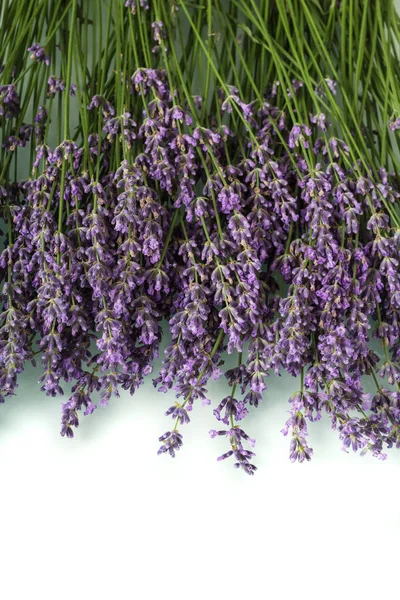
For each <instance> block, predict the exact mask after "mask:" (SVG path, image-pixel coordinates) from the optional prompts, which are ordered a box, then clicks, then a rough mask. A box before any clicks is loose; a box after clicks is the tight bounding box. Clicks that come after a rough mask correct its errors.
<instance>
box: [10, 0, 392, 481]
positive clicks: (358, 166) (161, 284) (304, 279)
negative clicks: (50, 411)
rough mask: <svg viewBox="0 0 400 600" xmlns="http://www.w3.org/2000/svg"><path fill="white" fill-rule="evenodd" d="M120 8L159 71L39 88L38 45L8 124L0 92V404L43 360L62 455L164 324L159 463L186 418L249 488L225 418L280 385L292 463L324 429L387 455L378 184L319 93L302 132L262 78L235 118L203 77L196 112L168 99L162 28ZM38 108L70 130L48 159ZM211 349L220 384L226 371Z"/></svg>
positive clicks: (231, 99) (388, 303) (242, 443)
mask: <svg viewBox="0 0 400 600" xmlns="http://www.w3.org/2000/svg"><path fill="white" fill-rule="evenodd" d="M125 6H126V8H127V11H126V13H127V16H126V17H125V18H126V19H127V22H126V23H127V31H128V30H129V31H130V32H132V31H133V24H134V22H135V23H136V22H137V23H138V26H140V27H142V25H143V24H142V21H145V22H146V23H147V30H146V32H145V34H144V33H143V31H142V30H140V32H139V33H140V34H141V35H146V36H147V37H148V39H149V44H153V43H154V42H155V43H156V47H155V48H153V54H154V55H155V58H154V61H155V62H156V63H157V65H156V67H154V66H152V65H148V64H146V61H147V62H148V60H149V58H148V56H147V54H146V53H144V57H143V61H144V64H146V66H138V65H136V62H135V65H136V68H135V69H134V70H132V71H128V69H127V67H126V66H125V67H124V69H125V70H124V71H121V65H120V63H118V69H117V70H116V71H115V72H114V74H113V79H112V84H105V83H104V81H103V80H102V76H101V73H102V62H101V61H102V58H100V61H99V66H98V68H96V77H97V75H99V78H98V79H99V81H97V80H95V83H94V84H93V87H92V88H91V89H89V90H87V89H83V88H82V85H81V82H80V81H79V76H78V79H77V81H76V83H73V82H72V81H71V72H72V69H71V64H72V52H69V53H68V59H67V63H68V64H67V68H66V69H64V71H63V72H62V73H61V74H60V76H55V75H51V74H50V71H49V69H48V67H49V65H50V58H49V55H47V54H46V52H47V50H45V49H44V47H43V46H40V45H39V44H38V43H35V44H33V45H32V46H30V47H29V48H28V51H29V53H30V54H29V60H30V61H33V67H32V69H36V71H32V73H35V75H33V76H32V77H38V73H39V72H40V71H39V70H40V69H46V71H43V72H42V73H43V75H42V76H41V77H42V79H41V80H42V81H47V88H46V89H45V90H44V93H43V94H42V95H43V99H42V100H41V102H43V103H42V104H38V102H37V103H36V104H37V105H36V106H35V108H34V116H33V118H32V120H31V121H28V120H27V121H26V122H25V114H24V112H23V110H26V108H25V107H24V106H25V101H24V102H23V101H22V100H21V99H20V95H19V93H18V89H19V88H17V87H16V85H15V76H14V75H13V78H12V80H11V82H9V83H7V84H4V85H1V86H0V122H1V123H2V124H3V131H4V139H3V141H2V147H3V155H2V156H3V161H4V173H7V176H5V177H3V180H1V181H0V206H1V210H2V213H3V215H4V219H5V221H6V222H7V232H6V235H5V237H4V245H3V247H4V249H3V250H2V252H1V255H0V275H1V278H2V282H3V287H2V296H1V298H2V312H1V315H0V382H1V389H0V393H1V396H0V399H1V400H2V401H3V400H4V398H5V397H7V396H11V395H13V394H14V393H15V390H16V387H17V385H18V376H19V374H20V373H21V372H22V371H23V369H24V365H25V363H26V362H28V361H34V360H35V358H34V357H35V356H36V355H40V360H41V365H42V370H43V373H42V375H41V377H40V384H41V389H42V391H43V392H44V393H46V394H47V395H49V396H58V395H62V394H63V387H64V385H65V383H71V384H72V392H71V396H70V397H69V399H68V400H67V401H66V402H65V403H63V405H62V422H61V434H62V435H64V436H67V437H73V435H74V428H76V427H78V425H79V413H80V411H81V410H82V409H83V412H84V415H90V414H91V413H93V411H94V410H95V408H96V406H97V404H96V400H95V398H96V396H97V395H98V396H99V403H100V405H102V406H106V405H107V404H108V403H109V401H110V399H111V398H112V397H113V396H116V397H117V396H118V395H119V393H120V390H121V389H124V390H129V392H130V393H131V394H132V393H134V392H135V390H137V388H138V387H139V386H140V385H141V384H142V383H143V381H144V379H145V377H146V376H147V375H149V374H151V373H152V372H153V364H154V360H155V359H156V358H157V357H158V356H159V347H160V342H161V339H162V335H163V323H164V322H167V323H168V329H169V336H170V339H169V343H168V345H167V348H166V350H165V356H164V359H163V364H162V367H161V370H160V373H159V374H158V375H157V376H156V377H154V379H153V382H154V386H155V387H156V388H157V389H158V390H159V391H161V392H164V393H171V390H172V393H174V394H175V396H176V402H175V403H174V404H173V405H172V406H171V407H170V408H168V410H167V411H166V413H165V414H166V416H168V417H169V418H172V420H173V424H172V426H171V427H170V428H169V429H168V431H167V432H165V433H164V434H163V435H161V437H160V438H159V441H160V443H161V444H162V445H161V447H160V449H159V453H169V454H170V455H171V456H175V453H176V451H177V450H179V449H180V448H181V446H182V444H183V437H182V433H181V429H182V427H183V426H184V425H186V424H188V423H189V422H190V416H189V415H190V414H191V411H192V409H193V407H194V404H195V403H199V402H200V403H201V404H202V405H203V406H206V407H207V406H211V410H212V412H213V415H214V416H215V418H216V420H217V421H219V422H220V424H221V426H222V427H224V426H225V428H223V429H221V430H211V431H210V435H211V437H212V438H215V437H217V436H222V437H224V438H225V439H226V441H227V443H228V449H227V451H226V452H225V453H224V454H223V455H222V456H220V457H219V459H218V460H223V459H227V458H233V459H234V466H235V467H236V468H241V469H242V470H243V471H244V472H246V473H248V474H253V473H254V472H255V470H256V467H255V465H254V464H253V463H252V461H253V457H254V452H253V451H252V450H250V449H248V448H246V446H250V447H251V448H252V447H253V446H254V444H255V440H253V439H251V438H250V437H249V435H248V434H247V433H246V432H245V430H244V428H243V427H244V426H243V422H244V421H245V419H246V416H247V415H248V414H249V412H250V411H251V410H254V409H256V408H257V407H258V405H259V404H260V402H261V401H262V400H263V398H267V397H268V392H265V391H266V390H267V378H268V377H269V376H270V375H272V374H274V373H275V374H277V375H279V374H281V373H283V372H287V373H289V374H290V375H292V376H295V377H298V378H299V389H298V391H297V392H296V393H295V394H294V395H293V396H292V398H290V410H289V418H288V420H287V422H286V424H285V426H284V429H283V433H284V434H285V435H288V434H289V435H290V438H291V441H290V459H291V460H292V461H299V462H303V461H304V460H310V458H311V456H312V454H313V450H312V448H310V446H309V442H308V439H307V438H308V427H309V424H310V423H312V422H314V421H316V420H319V419H321V418H322V415H323V414H325V415H326V416H327V417H328V418H329V419H330V420H331V424H332V428H333V429H334V430H335V431H336V432H337V434H338V437H339V439H340V442H341V443H342V447H343V449H344V450H345V451H348V449H352V450H354V451H361V453H366V452H371V453H372V455H374V456H377V457H378V458H385V456H386V455H385V452H384V450H385V448H388V447H389V448H390V447H392V446H396V447H400V342H399V340H400V269H399V265H400V215H399V212H398V206H399V198H400V193H399V184H398V179H397V177H396V175H395V174H393V173H392V172H391V170H390V168H387V166H386V168H385V165H380V168H378V169H376V168H375V166H374V165H372V164H371V163H370V162H368V161H365V160H361V158H359V157H357V156H355V155H354V149H353V146H350V141H349V140H343V139H341V137H339V134H338V132H337V129H335V127H334V126H332V124H331V123H330V119H332V116H331V115H329V120H328V117H327V116H326V114H325V113H324V112H322V110H321V103H323V102H325V103H326V102H328V99H329V94H331V95H332V94H335V93H336V89H337V86H336V83H335V82H334V81H333V80H331V79H330V78H326V79H324V80H323V81H321V83H319V84H318V86H317V87H316V88H315V89H314V96H312V95H311V97H310V96H307V102H308V104H309V111H308V114H303V113H304V110H303V109H302V107H303V105H304V103H305V101H304V102H303V100H304V98H303V100H302V101H300V100H299V97H300V95H301V94H303V95H305V94H306V93H309V92H308V91H307V90H306V88H307V85H306V83H307V82H304V83H303V82H301V81H298V80H295V79H293V80H291V81H289V82H286V81H284V80H281V81H276V80H275V81H274V84H273V86H272V87H270V88H267V89H262V90H261V93H260V94H258V95H257V94H256V97H254V96H253V97H251V98H250V100H251V101H250V102H249V101H248V98H247V99H246V98H245V96H244V94H243V92H242V90H240V88H239V86H235V85H228V84H225V83H224V82H223V81H222V82H221V81H219V80H218V78H216V83H219V84H220V85H219V86H218V87H219V89H218V90H217V92H216V94H215V98H214V100H213V103H208V104H207V98H201V97H199V96H198V95H196V96H192V95H190V94H189V93H188V92H187V90H186V88H185V89H184V90H183V91H182V89H179V86H177V87H174V82H173V79H172V77H171V72H172V67H171V63H170V62H169V61H170V60H175V63H173V64H175V68H176V72H177V73H180V68H181V66H180V63H179V62H178V60H177V58H176V55H175V54H174V49H173V45H170V46H171V51H168V52H167V48H166V44H167V43H168V41H169V38H168V36H169V35H170V33H169V31H168V28H167V27H166V26H165V24H164V17H165V15H163V14H161V15H160V14H159V13H158V10H155V12H153V10H152V9H150V7H149V4H148V3H147V2H144V1H142V0H141V1H140V2H139V3H138V2H132V1H129V2H126V3H125ZM161 17H162V18H163V20H161ZM134 19H135V21H134ZM77 29H79V28H77ZM76 35H78V32H76ZM132 35H133V34H132ZM121 38H122V36H117V37H116V38H115V43H116V44H117V43H119V41H120V39H121ZM71 39H72V35H71ZM46 48H47V46H46ZM50 48H51V52H53V50H54V51H55V49H54V48H53V47H52V46H51V44H50ZM135 51H136V52H137V50H135ZM49 52H50V50H49ZM171 54H172V59H170V58H166V57H167V55H168V56H169V55H171ZM51 55H53V54H51ZM121 56H123V55H122V54H121ZM76 59H77V60H78V59H79V56H77V57H76ZM125 59H126V60H128V58H125ZM135 60H136V59H135ZM163 61H166V64H163ZM68 65H69V66H68ZM164 67H167V68H164ZM103 75H104V77H105V76H106V74H105V73H104V74H103ZM45 77H46V78H45ZM38 81H39V79H38ZM113 86H114V87H113ZM56 97H58V98H59V100H60V103H63V104H64V110H65V111H68V107H69V106H70V103H71V102H76V103H77V110H78V111H79V115H80V120H79V134H78V135H71V134H70V133H69V119H68V118H66V119H65V121H64V132H63V135H62V136H61V139H58V141H57V143H56V144H55V145H54V144H51V143H50V137H49V129H50V125H51V118H52V103H53V100H54V99H55V98H56ZM37 98H39V94H37ZM210 106H211V108H210ZM210 110H211V111H213V112H212V113H211V114H209V111H210ZM66 114H67V117H68V116H69V114H68V112H66ZM396 123H397V121H395V120H393V121H392V123H391V124H390V128H391V129H392V130H393V131H395V129H396V128H397V127H396ZM28 145H30V149H31V171H30V174H29V176H28V177H27V178H25V179H22V180H21V179H18V178H17V179H15V178H14V179H13V177H12V175H11V173H12V170H11V169H10V168H9V167H10V165H11V162H12V160H13V157H14V156H15V153H16V151H18V152H21V151H22V150H23V149H24V148H25V147H26V146H28ZM372 338H376V339H377V340H378V341H379V342H380V345H381V348H382V352H383V356H384V359H383V362H381V361H380V358H379V356H378V355H377V354H376V353H375V352H374V351H373V349H372V348H371V344H370V342H371V339H372ZM225 353H228V354H233V355H235V357H236V361H235V364H236V366H235V367H233V368H231V369H228V370H226V371H225V372H224V371H223V369H222V366H223V355H224V354H225ZM221 376H224V377H225V378H226V382H227V387H228V388H229V393H228V395H226V396H225V397H224V398H223V399H222V400H221V402H220V403H219V404H218V405H217V406H213V403H212V400H211V398H209V395H208V391H207V387H208V382H209V381H210V380H211V379H217V378H219V377H221ZM365 376H369V378H370V379H371V380H372V381H373V383H374V385H375V388H376V392H375V393H374V394H372V395H371V394H367V393H366V392H365V389H364V380H363V378H364V377H365Z"/></svg>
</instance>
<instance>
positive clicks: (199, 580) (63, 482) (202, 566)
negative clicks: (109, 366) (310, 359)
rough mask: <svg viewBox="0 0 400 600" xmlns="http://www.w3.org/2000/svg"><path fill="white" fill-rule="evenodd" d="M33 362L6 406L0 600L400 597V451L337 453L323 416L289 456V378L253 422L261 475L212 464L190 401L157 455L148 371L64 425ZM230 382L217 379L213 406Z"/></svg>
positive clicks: (205, 419)
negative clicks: (301, 456)
mask: <svg viewBox="0 0 400 600" xmlns="http://www.w3.org/2000/svg"><path fill="white" fill-rule="evenodd" d="M37 377H38V371H36V372H35V371H34V370H33V369H30V370H28V372H27V373H26V375H25V376H24V377H23V378H22V379H21V383H20V387H19V391H18V395H17V396H15V397H14V398H12V399H9V400H8V402H7V403H6V404H5V405H3V406H1V407H0V472H1V495H0V498H1V499H0V506H1V511H2V520H1V530H0V565H1V571H0V590H1V592H2V597H3V598H6V599H7V600H14V599H15V600H19V599H25V598H33V597H38V598H41V599H43V600H47V599H49V600H50V599H51V600H53V599H57V600H58V599H60V600H62V599H64V598H74V599H79V600H81V599H83V598H90V599H91V598H93V599H103V598H104V599H105V598H116V599H125V598H126V599H128V598H138V599H140V600H142V599H143V600H147V599H152V598H166V599H168V600H169V599H171V600H172V599H178V600H180V599H181V598H182V599H186V598H188V599H192V598H194V599H197V598H211V599H213V598H218V597H222V595H223V596H224V597H228V598H230V597H231V598H240V597H242V598H252V599H255V600H258V599H264V598H267V597H268V598H272V599H273V600H275V599H277V600H280V599H282V600H286V599H289V598H296V599H298V600H303V599H304V600H305V599H307V600H314V599H315V600H320V599H322V598H324V599H325V598H328V599H330V598H335V599H336V598H337V599H339V598H340V599H342V598H343V599H345V600H347V599H350V598H355V599H357V600H358V599H359V598H360V599H362V600H369V599H373V598H385V597H397V596H396V595H394V596H393V594H394V593H395V591H396V589H398V585H397V583H396V582H398V547H399V534H400V516H399V496H400V451H397V453H396V451H393V452H391V453H389V458H388V460H387V461H385V462H381V461H378V460H376V459H373V458H370V457H368V456H366V457H359V456H357V455H354V454H352V453H351V454H346V453H344V452H342V451H341V450H340V443H339V441H338V439H337V435H336V433H335V432H332V431H331V430H330V428H329V423H328V422H325V423H324V422H321V423H316V424H315V425H314V426H312V427H311V429H310V433H311V435H310V438H311V442H312V445H313V447H314V452H315V457H314V459H313V460H312V462H310V463H307V464H302V465H299V464H291V463H290V462H289V459H288V444H289V440H288V439H287V438H285V437H283V436H282V434H281V433H280V429H281V428H282V426H283V423H284V421H285V419H286V416H287V413H286V411H287V408H288V407H287V404H286V399H287V398H288V397H289V396H290V394H291V393H292V392H293V391H295V389H296V387H297V382H296V381H295V380H293V379H292V378H290V377H285V378H282V379H277V378H271V379H270V381H269V389H268V390H267V392H266V393H265V400H264V402H263V404H262V405H261V406H260V407H259V409H258V410H257V411H254V412H253V413H252V414H250V415H249V416H248V417H247V418H246V421H247V422H246V429H247V431H248V432H249V434H250V435H252V436H254V437H256V438H257V444H256V450H257V457H256V462H257V465H258V467H259V469H258V471H257V472H256V474H255V476H254V477H249V476H246V475H245V474H244V473H241V472H238V471H236V470H235V469H233V467H232V463H231V462H230V461H225V462H224V463H217V462H216V460H215V459H216V456H217V455H218V454H221V453H222V452H224V451H225V450H226V449H227V446H226V442H225V441H224V440H223V438H219V439H215V440H212V439H209V437H208V430H209V429H210V428H213V427H215V424H216V423H217V422H216V421H215V419H214V417H213V415H212V414H211V411H210V408H211V407H210V408H209V407H206V408H205V407H201V406H197V407H196V408H195V409H194V410H193V413H192V422H191V423H190V424H189V425H187V426H186V427H185V431H184V433H185V445H184V447H183V449H182V450H181V451H180V452H179V453H178V455H177V457H176V458H175V459H174V460H173V459H170V457H167V456H157V455H156V451H157V448H158V446H159V444H158V442H157V437H158V435H160V434H161V433H163V432H164V431H165V430H166V429H167V428H168V427H169V418H166V417H164V416H163V411H164V410H165V409H166V408H167V407H168V406H169V405H170V404H171V403H172V400H173V395H172V394H170V395H164V394H160V393H158V392H155V391H154V390H153V388H152V386H151V383H150V382H149V383H148V384H146V385H145V386H143V387H142V388H141V389H140V391H139V392H138V393H137V394H136V395H135V396H134V397H130V396H129V395H128V394H127V395H123V396H122V397H121V398H120V399H114V400H113V401H112V404H111V405H110V406H109V407H108V408H104V409H103V408H98V409H97V411H96V412H95V413H94V414H93V415H92V416H90V417H86V418H85V417H82V423H81V426H80V428H79V430H78V432H77V436H76V438H75V439H73V440H68V439H64V438H61V437H60V436H59V433H58V426H59V420H60V402H59V400H58V399H52V398H47V397H45V396H44V395H43V394H41V393H40V392H39V391H38V385H37V384H36V379H37ZM225 394H226V387H225V385H224V383H223V382H222V381H221V382H217V383H214V384H213V385H212V392H211V397H212V398H213V400H214V403H217V402H218V401H219V400H220V399H221V398H222V397H223V395H225Z"/></svg>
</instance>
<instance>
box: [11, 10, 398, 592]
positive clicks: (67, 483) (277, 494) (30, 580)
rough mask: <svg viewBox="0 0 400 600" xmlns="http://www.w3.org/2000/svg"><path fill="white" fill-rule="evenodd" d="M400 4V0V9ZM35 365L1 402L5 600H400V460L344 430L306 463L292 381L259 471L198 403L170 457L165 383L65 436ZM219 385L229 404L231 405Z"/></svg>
mask: <svg viewBox="0 0 400 600" xmlns="http://www.w3.org/2000/svg"><path fill="white" fill-rule="evenodd" d="M397 5H399V2H397ZM38 375H39V371H36V372H35V371H34V370H33V369H28V370H27V372H26V374H25V375H24V377H23V378H21V380H20V387H19V389H18V394H17V395H16V396H15V397H14V398H12V399H9V400H8V401H7V403H6V404H5V405H4V406H1V407H0V477H1V479H0V481H1V488H0V508H1V521H0V594H1V597H2V598H4V599H5V600H22V599H23V600H25V599H31V598H36V597H37V598H40V599H41V600H64V599H66V598H69V599H70V598H73V599H74V600H81V599H90V600H91V599H93V600H102V599H103V598H104V599H109V598H110V599H111V598H112V599H116V600H125V599H133V598H135V600H136V599H137V600H148V599H149V600H151V599H153V598H164V599H166V600H170V599H171V600H172V599H174V600H180V599H185V600H186V599H188V600H192V599H193V600H196V599H197V598H201V599H203V598H207V599H211V600H213V599H214V598H215V599H216V598H222V597H223V598H250V599H251V600H259V599H260V600H261V599H262V600H264V599H266V598H270V599H271V600H286V599H288V600H289V599H294V600H303V599H304V600H314V599H315V600H322V599H323V600H330V599H331V598H332V599H335V600H336V599H343V600H348V599H349V600H350V599H354V600H359V599H360V600H372V599H375V598H379V599H381V598H387V597H390V598H397V597H398V596H399V585H398V569H399V558H398V557H399V540H400V510H399V498H400V451H397V452H396V451H393V452H389V458H388V460H387V461H385V462H381V461H378V460H376V459H373V458H371V457H368V456H366V457H362V458H361V457H359V456H356V455H353V454H352V453H350V454H345V453H344V452H342V451H341V450H340V443H339V441H338V439H337V435H336V434H335V432H332V431H331V430H330V427H329V422H328V421H324V422H322V423H317V424H315V425H314V426H312V427H311V428H310V440H311V445H312V446H313V448H314V458H313V460H312V462H311V463H307V464H303V465H299V464H291V463H290V462H289V459H288V446H289V440H288V439H287V438H284V437H283V436H282V434H281V433H280V429H281V428H282V427H283V424H284V421H285V420H286V418H287V412H286V411H287V409H288V405H287V403H286V400H287V398H289V396H290V395H291V393H293V392H294V391H295V390H296V388H297V385H298V384H297V382H295V381H294V380H293V379H292V378H290V377H285V378H282V379H276V378H271V379H270V381H269V382H268V383H269V388H268V390H267V392H266V393H265V399H264V402H263V405H262V406H261V407H260V408H259V409H258V411H255V412H253V413H252V414H251V415H250V416H249V417H247V418H246V421H245V422H244V423H245V424H246V430H247V431H248V433H249V435H251V436H252V437H256V438H257V444H256V452H257V457H256V459H255V460H256V464H257V466H258V471H257V472H256V474H255V476H254V477H248V476H246V475H245V474H243V473H241V472H237V471H236V470H234V469H233V467H232V463H231V462H230V461H226V462H225V463H217V462H216V460H215V459H216V457H217V456H218V455H219V454H221V453H222V452H224V451H226V450H227V449H228V448H227V446H226V442H225V441H224V440H223V439H221V438H220V439H216V440H211V439H210V438H209V437H208V430H209V429H211V428H214V427H215V426H216V425H217V422H216V421H215V419H214V417H213V415H212V413H211V410H210V409H211V408H212V407H208V408H203V407H201V406H197V407H196V408H195V409H194V411H193V413H192V422H191V423H190V424H189V425H188V426H186V427H185V428H184V430H182V431H183V433H184V439H185V443H184V447H183V449H182V450H181V451H180V452H179V454H178V455H177V458H176V459H175V460H172V459H170V458H169V457H167V456H161V457H159V456H157V455H156V452H157V449H158V446H159V444H158V442H157V437H158V436H159V435H160V434H162V433H163V432H164V431H166V430H167V429H168V427H169V426H170V420H169V419H168V418H166V417H164V416H163V412H164V411H165V410H166V409H167V408H168V407H169V406H170V404H172V402H173V400H174V397H173V394H172V393H171V394H169V395H168V396H166V395H163V394H159V393H157V392H155V391H154V389H153V387H152V385H151V382H150V381H149V382H148V383H147V384H146V385H145V386H143V387H142V388H141V389H140V391H139V392H138V393H137V394H136V395H135V396H134V397H133V398H132V397H130V396H129V395H128V394H125V393H123V394H122V396H121V398H120V399H114V400H113V401H112V403H111V405H110V406H109V407H108V408H106V409H102V408H99V409H98V410H97V411H96V412H95V414H94V415H92V416H90V417H87V418H84V417H83V416H82V420H81V426H80V428H79V430H78V432H77V436H76V438H75V439H74V440H67V439H64V438H61V437H60V436H59V421H60V400H59V399H52V398H47V397H46V396H44V395H43V394H42V393H41V392H40V391H39V386H38V384H37V383H36V380H37V378H38ZM226 393H227V388H226V386H225V384H224V382H223V381H221V382H217V383H214V384H213V385H212V393H211V397H212V399H213V402H214V406H215V405H216V404H217V403H218V402H219V401H220V400H221V399H222V398H223V397H224V395H226Z"/></svg>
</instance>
